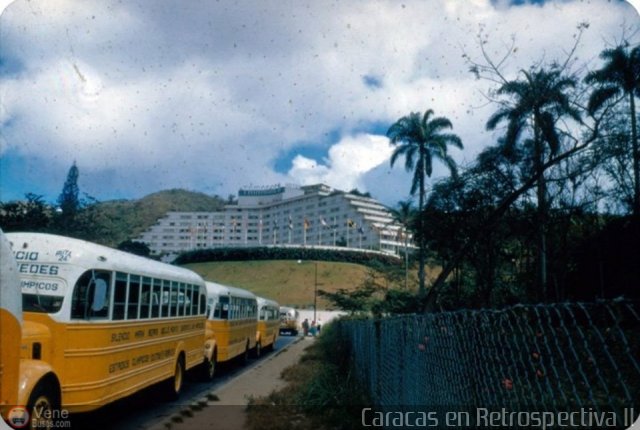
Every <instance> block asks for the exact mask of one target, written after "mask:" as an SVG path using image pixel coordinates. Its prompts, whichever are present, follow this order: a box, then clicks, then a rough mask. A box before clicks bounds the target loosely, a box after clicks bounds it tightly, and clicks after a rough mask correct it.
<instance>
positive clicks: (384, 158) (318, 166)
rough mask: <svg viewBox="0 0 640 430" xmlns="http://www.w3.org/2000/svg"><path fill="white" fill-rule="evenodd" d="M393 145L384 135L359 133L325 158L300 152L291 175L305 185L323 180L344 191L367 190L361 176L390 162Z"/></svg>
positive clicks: (289, 174)
mask: <svg viewBox="0 0 640 430" xmlns="http://www.w3.org/2000/svg"><path fill="white" fill-rule="evenodd" d="M392 151H393V148H392V147H391V146H390V145H389V139H387V138H386V137H384V136H376V135H371V134H359V135H356V136H347V137H344V138H342V139H341V140H340V142H338V143H336V144H335V145H333V146H332V147H331V149H330V150H329V154H328V157H327V159H326V160H323V161H322V162H321V163H318V162H317V161H315V160H312V159H309V158H306V157H304V156H302V155H297V156H295V157H294V158H293V161H292V164H293V166H292V168H291V170H289V173H288V176H289V178H290V180H292V181H296V182H300V183H301V184H303V185H307V184H315V183H324V184H327V185H330V186H332V187H335V188H338V189H344V190H351V189H353V188H359V189H360V190H361V191H366V186H365V184H364V183H363V182H362V177H363V176H364V175H365V174H366V173H368V172H370V171H371V170H373V169H375V168H376V167H378V166H379V165H381V164H383V163H388V161H389V157H390V156H391V152H392Z"/></svg>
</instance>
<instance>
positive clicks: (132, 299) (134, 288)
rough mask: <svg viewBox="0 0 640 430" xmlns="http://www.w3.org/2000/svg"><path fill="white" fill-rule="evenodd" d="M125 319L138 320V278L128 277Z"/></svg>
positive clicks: (134, 276) (135, 276)
mask: <svg viewBox="0 0 640 430" xmlns="http://www.w3.org/2000/svg"><path fill="white" fill-rule="evenodd" d="M127 307H128V310H127V319H128V320H135V319H138V311H139V309H140V276H137V275H129V297H128V299H127Z"/></svg>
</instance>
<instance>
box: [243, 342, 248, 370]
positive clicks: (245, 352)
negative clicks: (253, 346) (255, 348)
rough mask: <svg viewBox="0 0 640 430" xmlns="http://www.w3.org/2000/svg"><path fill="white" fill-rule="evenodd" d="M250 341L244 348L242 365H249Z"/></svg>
mask: <svg viewBox="0 0 640 430" xmlns="http://www.w3.org/2000/svg"><path fill="white" fill-rule="evenodd" d="M249 353H250V351H249V341H247V344H246V345H245V346H244V354H243V355H242V364H247V363H248V362H249Z"/></svg>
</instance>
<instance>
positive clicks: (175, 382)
mask: <svg viewBox="0 0 640 430" xmlns="http://www.w3.org/2000/svg"><path fill="white" fill-rule="evenodd" d="M184 376H185V375H184V358H183V356H182V354H180V356H179V357H178V360H177V361H176V367H175V369H174V371H173V376H172V377H171V378H169V380H168V381H167V385H166V387H167V388H166V392H167V395H168V397H169V400H177V399H178V398H179V397H180V393H181V392H182V385H183V384H184Z"/></svg>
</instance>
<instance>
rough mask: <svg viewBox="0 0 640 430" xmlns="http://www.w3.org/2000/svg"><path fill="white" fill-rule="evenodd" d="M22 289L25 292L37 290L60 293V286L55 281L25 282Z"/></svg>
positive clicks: (22, 283)
mask: <svg viewBox="0 0 640 430" xmlns="http://www.w3.org/2000/svg"><path fill="white" fill-rule="evenodd" d="M21 288H22V289H23V290H30V289H37V290H39V291H58V289H59V288H60V284H58V283H57V282H55V281H50V282H40V281H26V280H23V281H22V282H21Z"/></svg>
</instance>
